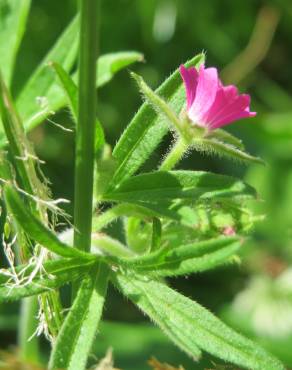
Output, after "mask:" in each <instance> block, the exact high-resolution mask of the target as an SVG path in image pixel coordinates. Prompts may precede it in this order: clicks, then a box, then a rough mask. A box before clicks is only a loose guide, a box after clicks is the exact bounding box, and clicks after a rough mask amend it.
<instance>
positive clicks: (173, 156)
mask: <svg viewBox="0 0 292 370" xmlns="http://www.w3.org/2000/svg"><path fill="white" fill-rule="evenodd" d="M187 149H188V145H187V144H186V143H185V141H184V140H183V139H182V138H179V139H178V140H177V142H176V143H175V144H174V146H173V147H172V149H171V151H170V152H169V153H168V154H167V156H166V157H165V159H164V161H163V162H162V163H161V165H160V167H159V170H160V171H170V170H171V169H173V168H174V167H175V165H176V164H177V163H178V162H179V161H180V160H181V159H182V157H183V156H184V154H185V152H186V151H187Z"/></svg>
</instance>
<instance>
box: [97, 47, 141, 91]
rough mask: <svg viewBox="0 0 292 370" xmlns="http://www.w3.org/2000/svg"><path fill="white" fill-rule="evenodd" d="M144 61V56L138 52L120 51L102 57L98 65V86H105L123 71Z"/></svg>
mask: <svg viewBox="0 0 292 370" xmlns="http://www.w3.org/2000/svg"><path fill="white" fill-rule="evenodd" d="M143 60H144V57H143V54H141V53H137V52H136V51H120V52H116V53H110V54H105V55H102V56H101V57H100V58H99V59H98V64H97V86H99V87H100V86H103V85H105V84H106V83H107V82H109V81H110V80H111V79H112V78H113V77H114V75H115V74H116V73H117V72H119V71H120V70H121V69H124V68H126V67H128V66H130V65H131V64H133V63H136V62H142V61H143Z"/></svg>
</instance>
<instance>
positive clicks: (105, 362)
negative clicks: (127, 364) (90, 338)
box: [92, 348, 121, 370]
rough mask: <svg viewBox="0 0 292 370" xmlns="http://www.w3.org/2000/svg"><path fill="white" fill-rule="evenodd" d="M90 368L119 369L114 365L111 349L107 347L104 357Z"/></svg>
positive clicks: (102, 369) (95, 369)
mask: <svg viewBox="0 0 292 370" xmlns="http://www.w3.org/2000/svg"><path fill="white" fill-rule="evenodd" d="M92 370H121V369H118V368H116V367H114V359H113V351H112V349H111V348H109V349H108V351H107V353H106V355H105V357H104V358H103V359H102V360H101V361H100V362H99V363H98V364H97V365H96V366H94V367H93V368H92Z"/></svg>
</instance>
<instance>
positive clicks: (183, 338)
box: [115, 274, 284, 370]
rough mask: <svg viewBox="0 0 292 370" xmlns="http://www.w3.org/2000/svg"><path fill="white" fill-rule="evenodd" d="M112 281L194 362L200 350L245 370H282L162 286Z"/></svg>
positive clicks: (260, 351) (140, 279)
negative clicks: (246, 369)
mask: <svg viewBox="0 0 292 370" xmlns="http://www.w3.org/2000/svg"><path fill="white" fill-rule="evenodd" d="M115 279H116V281H115V282H116V283H117V284H118V287H119V289H121V291H122V292H123V293H124V294H126V295H127V296H128V297H129V298H130V299H131V300H132V301H133V302H134V303H136V304H137V306H138V307H139V308H140V309H141V310H143V311H144V312H145V313H146V314H147V315H148V316H149V317H150V318H151V319H152V320H153V321H154V322H155V323H156V324H157V325H159V326H160V327H161V329H162V330H163V331H164V332H165V333H166V334H167V335H168V336H169V337H170V338H171V340H172V341H174V343H176V344H177V345H178V346H179V347H180V348H181V349H182V350H184V351H186V352H187V353H188V354H189V355H190V356H192V357H193V358H194V359H198V358H199V357H200V354H201V353H200V349H202V350H204V351H207V352H210V353H212V354H213V355H216V356H218V357H220V358H222V359H224V360H226V361H229V362H232V363H235V364H237V365H239V366H243V367H244V368H248V369H250V368H252V369H255V370H256V369H258V370H261V369H267V370H278V369H279V370H280V369H284V367H283V366H282V365H281V363H279V362H278V361H277V360H276V359H274V358H273V357H272V356H270V355H269V354H268V353H267V352H265V351H264V350H263V349H262V348H261V347H259V346H258V345H256V344H255V343H254V342H252V341H250V340H248V339H245V338H244V337H242V336H241V335H239V334H238V333H236V332H235V331H233V330H231V329H230V328H228V327H227V326H226V325H225V324H223V323H222V322H221V321H220V320H218V319H217V318H216V317H215V316H214V315H213V314H211V313H210V312H209V311H208V310H206V309H205V308H203V307H202V306H200V305H199V304H197V303H196V302H194V301H192V300H190V299H188V298H186V297H184V296H182V295H181V294H179V293H177V292H175V291H174V290H172V289H171V288H169V287H167V286H166V285H165V284H163V283H160V282H157V281H154V280H145V279H144V278H143V276H135V279H133V278H132V277H130V276H126V275H121V274H119V275H116V276H115Z"/></svg>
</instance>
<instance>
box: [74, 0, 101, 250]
mask: <svg viewBox="0 0 292 370" xmlns="http://www.w3.org/2000/svg"><path fill="white" fill-rule="evenodd" d="M98 9H99V0H82V1H81V2H80V13H81V16H80V18H81V26H80V55H79V100H78V122H77V128H76V153H75V193H74V227H75V231H74V246H75V247H76V248H78V249H80V250H83V251H89V250H90V244H91V228H92V198H93V172H94V143H95V121H96V88H95V81H96V60H97V43H98Z"/></svg>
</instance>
